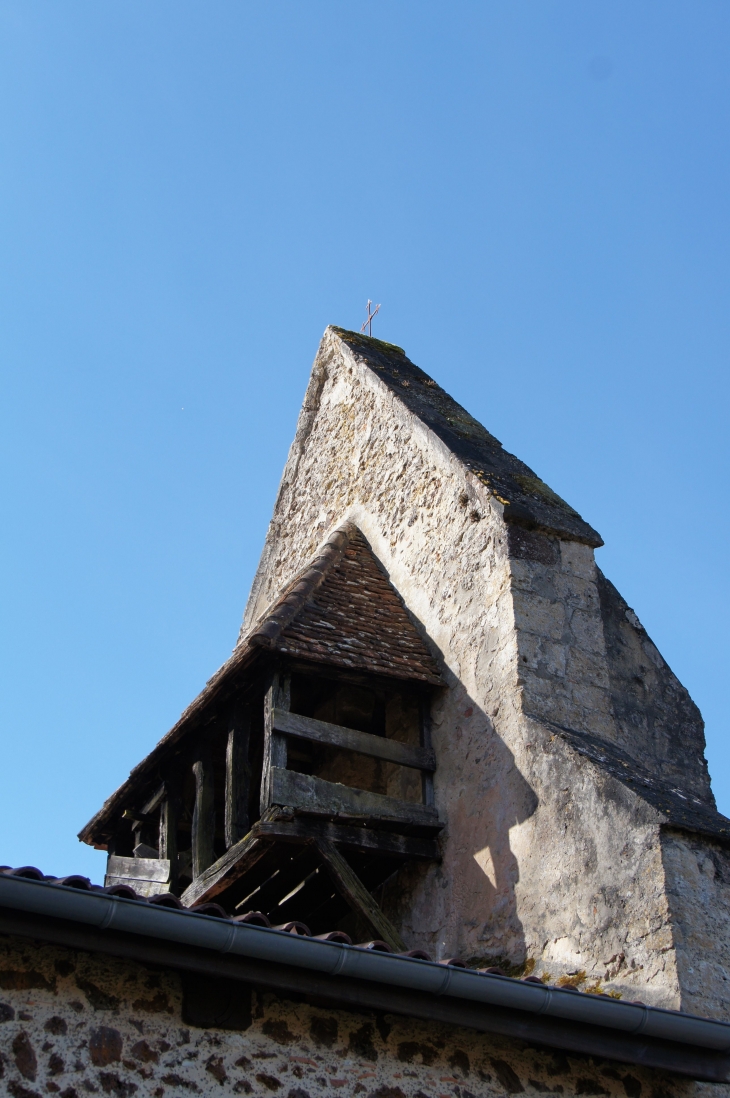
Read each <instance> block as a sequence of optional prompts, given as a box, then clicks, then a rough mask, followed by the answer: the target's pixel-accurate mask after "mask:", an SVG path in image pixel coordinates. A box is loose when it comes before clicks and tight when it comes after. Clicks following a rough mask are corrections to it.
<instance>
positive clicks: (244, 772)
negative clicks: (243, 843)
mask: <svg viewBox="0 0 730 1098" xmlns="http://www.w3.org/2000/svg"><path fill="white" fill-rule="evenodd" d="M250 730H251V713H250V710H249V709H248V706H235V707H234V709H233V710H232V712H231V715H230V718H229V722H228V742H227V744H226V793H225V803H226V809H225V811H226V816H225V837H226V848H227V849H228V848H230V847H232V846H235V844H236V843H237V842H239V840H240V839H242V838H243V837H244V835H247V834H248V830H249V826H248V795H249V785H250V774H251V770H250V767H249V763H248V742H249V736H250Z"/></svg>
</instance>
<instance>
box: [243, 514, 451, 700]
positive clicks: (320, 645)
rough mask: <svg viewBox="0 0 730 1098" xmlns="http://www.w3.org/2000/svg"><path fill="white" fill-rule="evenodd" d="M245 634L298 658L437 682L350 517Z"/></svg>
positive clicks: (396, 598) (422, 646)
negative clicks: (248, 633) (249, 631)
mask: <svg viewBox="0 0 730 1098" xmlns="http://www.w3.org/2000/svg"><path fill="white" fill-rule="evenodd" d="M248 640H249V643H250V644H254V645H259V646H262V647H265V648H271V649H274V650H276V651H277V652H282V653H284V654H286V655H288V656H293V657H295V658H299V659H309V660H316V661H317V662H324V663H330V664H334V665H337V666H340V667H351V668H353V669H357V670H361V671H368V672H370V673H372V674H377V675H388V676H391V677H395V678H400V679H418V680H420V681H422V682H430V683H441V682H442V679H441V675H440V673H439V669H438V665H437V664H436V661H435V659H434V657H433V656H432V655H431V653H430V652H429V650H428V648H427V646H426V643H425V641H424V640H423V638H422V637H421V635H420V634H419V632H418V630H417V629H416V627H415V625H414V624H413V621H412V620H411V618H410V617H409V614H408V611H407V610H406V607H405V604H404V603H403V600H402V599H401V597H400V595H399V594H398V592H397V591H396V590H395V588H394V587H393V585H392V584H391V582H390V580H389V579H388V576H387V573H386V572H385V570H384V569H383V567H382V565H381V564H380V563H379V561H378V560H377V559H376V557H375V555H374V553H373V551H372V549H371V548H370V545H369V544H368V542H367V541H366V539H365V537H364V536H363V534H362V533H361V532H360V530H358V529H357V527H356V526H354V525H353V524H352V523H347V524H345V525H344V526H342V527H340V528H339V529H338V530H336V531H335V532H334V534H333V535H332V537H331V538H330V539H329V540H328V542H327V543H326V545H325V546H324V548H323V550H322V551H321V552H320V553H319V554H318V556H317V557H316V558H315V560H314V561H313V562H312V564H311V565H309V566H308V567H307V568H306V569H305V571H304V572H303V573H301V574H300V575H299V576H297V578H296V579H295V580H293V581H292V583H291V584H290V585H289V587H288V588H287V589H286V591H284V593H283V594H282V595H281V596H280V598H279V599H278V600H277V601H276V603H274V605H273V606H272V607H271V608H270V609H269V610H268V611H267V612H266V613H265V614H264V616H263V618H262V619H260V621H259V622H258V623H257V625H256V626H254V628H253V630H252V631H251V634H250V635H249V638H248Z"/></svg>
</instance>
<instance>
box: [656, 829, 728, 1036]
mask: <svg viewBox="0 0 730 1098" xmlns="http://www.w3.org/2000/svg"><path fill="white" fill-rule="evenodd" d="M662 859H663V862H664V872H665V876H666V881H667V899H668V910H669V917H670V921H671V928H672V937H673V941H674V947H675V951H676V964H677V969H678V976H679V984H680V988H681V1007H682V1010H686V1011H689V1012H690V1013H693V1014H701V1015H709V1016H711V1017H716V1018H725V1019H727V1018H728V1017H730V934H729V933H728V929H729V928H730V851H728V850H727V849H726V848H723V847H721V846H719V845H718V844H717V843H712V842H708V841H703V840H700V839H699V838H698V837H696V836H690V835H687V834H682V833H681V832H678V831H669V830H667V831H665V832H664V833H663V835H662Z"/></svg>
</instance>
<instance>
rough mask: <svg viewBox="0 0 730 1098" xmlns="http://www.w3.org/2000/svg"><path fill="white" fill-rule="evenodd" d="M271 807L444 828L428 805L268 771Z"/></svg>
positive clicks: (275, 768) (273, 770) (316, 779)
mask: <svg viewBox="0 0 730 1098" xmlns="http://www.w3.org/2000/svg"><path fill="white" fill-rule="evenodd" d="M271 803H272V804H277V805H282V806H284V805H286V806H288V807H291V808H295V809H299V810H300V811H303V812H306V813H308V814H311V815H313V816H349V817H355V818H360V819H377V820H383V821H388V822H392V823H398V824H402V825H408V826H411V827H423V828H429V829H430V830H432V831H440V830H441V828H442V827H443V824H442V823H441V822H440V820H439V818H438V813H437V812H436V809H435V808H433V806H431V805H425V804H411V803H410V802H409V801H399V800H397V799H396V798H395V797H385V796H383V795H382V794H381V793H369V792H367V791H366V790H364V789H351V788H350V786H348V785H340V783H339V782H327V781H324V779H322V778H315V777H313V776H312V775H311V774H297V773H295V772H294V771H293V770H282V769H281V768H279V767H272V768H271Z"/></svg>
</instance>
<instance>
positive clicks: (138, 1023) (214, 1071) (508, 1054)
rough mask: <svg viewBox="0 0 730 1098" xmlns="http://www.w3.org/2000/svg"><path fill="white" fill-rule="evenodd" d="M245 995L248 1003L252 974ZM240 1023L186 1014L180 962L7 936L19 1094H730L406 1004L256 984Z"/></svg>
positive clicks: (482, 1097)
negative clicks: (325, 1005) (358, 1010)
mask: <svg viewBox="0 0 730 1098" xmlns="http://www.w3.org/2000/svg"><path fill="white" fill-rule="evenodd" d="M240 995H241V999H242V1000H244V1001H246V1002H248V994H247V990H246V989H245V988H244V987H243V985H241V992H240ZM251 1006H252V1008H253V1009H252V1010H251V1011H250V1012H249V1011H248V1010H245V1011H242V1012H241V1019H240V1023H239V1024H240V1025H241V1027H242V1028H241V1029H240V1030H227V1029H221V1028H218V1027H216V1025H206V1027H205V1028H198V1027H196V1026H194V1025H191V1024H190V1022H189V1021H188V1022H186V1021H185V1020H184V1017H183V1009H182V994H181V983H180V979H179V977H178V976H176V975H175V974H174V973H168V972H164V971H153V970H149V969H146V968H143V967H142V966H140V965H136V964H134V963H131V962H126V961H121V960H115V959H112V958H103V957H100V956H95V955H91V954H85V953H77V952H72V951H69V950H65V949H61V948H58V947H55V946H48V945H43V944H41V943H36V942H31V941H29V940H24V939H19V938H1V939H0V1091H1V1092H2V1093H3V1094H8V1095H11V1096H12V1098H39V1096H40V1095H48V1094H52V1095H53V1094H56V1095H59V1098H86V1096H87V1095H89V1094H98V1095H100V1096H103V1095H113V1096H117V1098H119V1096H121V1098H132V1096H134V1098H165V1096H167V1098H181V1096H183V1095H196V1094H197V1095H206V1096H211V1095H219V1094H220V1095H222V1096H223V1095H235V1094H245V1095H253V1096H254V1098H270V1096H271V1095H273V1094H276V1095H279V1096H281V1098H320V1096H325V1095H331V1094H333V1093H339V1094H342V1095H346V1096H350V1095H363V1098H492V1096H500V1098H501V1096H503V1095H507V1094H517V1093H523V1092H524V1093H525V1094H527V1095H530V1094H564V1095H602V1096H610V1098H683V1096H684V1095H687V1094H690V1093H692V1094H695V1093H697V1092H700V1091H705V1090H706V1091H707V1094H708V1098H709V1095H710V1094H711V1093H717V1092H718V1089H722V1090H723V1091H724V1090H725V1089H726V1088H725V1087H722V1088H717V1087H709V1086H707V1085H706V1084H693V1083H691V1082H687V1081H686V1080H681V1079H677V1078H674V1077H671V1076H669V1075H665V1074H664V1073H662V1072H658V1071H650V1070H646V1069H641V1068H636V1067H633V1066H626V1065H621V1064H608V1063H607V1062H605V1061H597V1060H594V1059H592V1058H587V1057H586V1058H581V1057H578V1056H573V1055H564V1054H562V1053H558V1052H551V1051H548V1050H544V1049H539V1048H533V1047H530V1046H526V1045H525V1044H523V1043H522V1042H516V1041H509V1040H506V1039H503V1038H496V1037H491V1036H489V1035H484V1034H478V1033H474V1032H472V1031H469V1030H463V1029H455V1028H450V1027H448V1026H444V1025H440V1024H436V1023H433V1024H428V1023H425V1022H418V1021H413V1020H409V1019H406V1018H399V1017H397V1016H395V1015H388V1014H386V1015H382V1014H379V1015H372V1014H355V1013H350V1012H344V1011H334V1010H325V1009H319V1008H317V1007H313V1006H308V1005H306V1004H303V1003H292V1002H289V1001H287V1000H283V999H279V998H277V997H275V996H273V995H264V994H256V993H254V994H253V996H252V1002H251Z"/></svg>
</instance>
